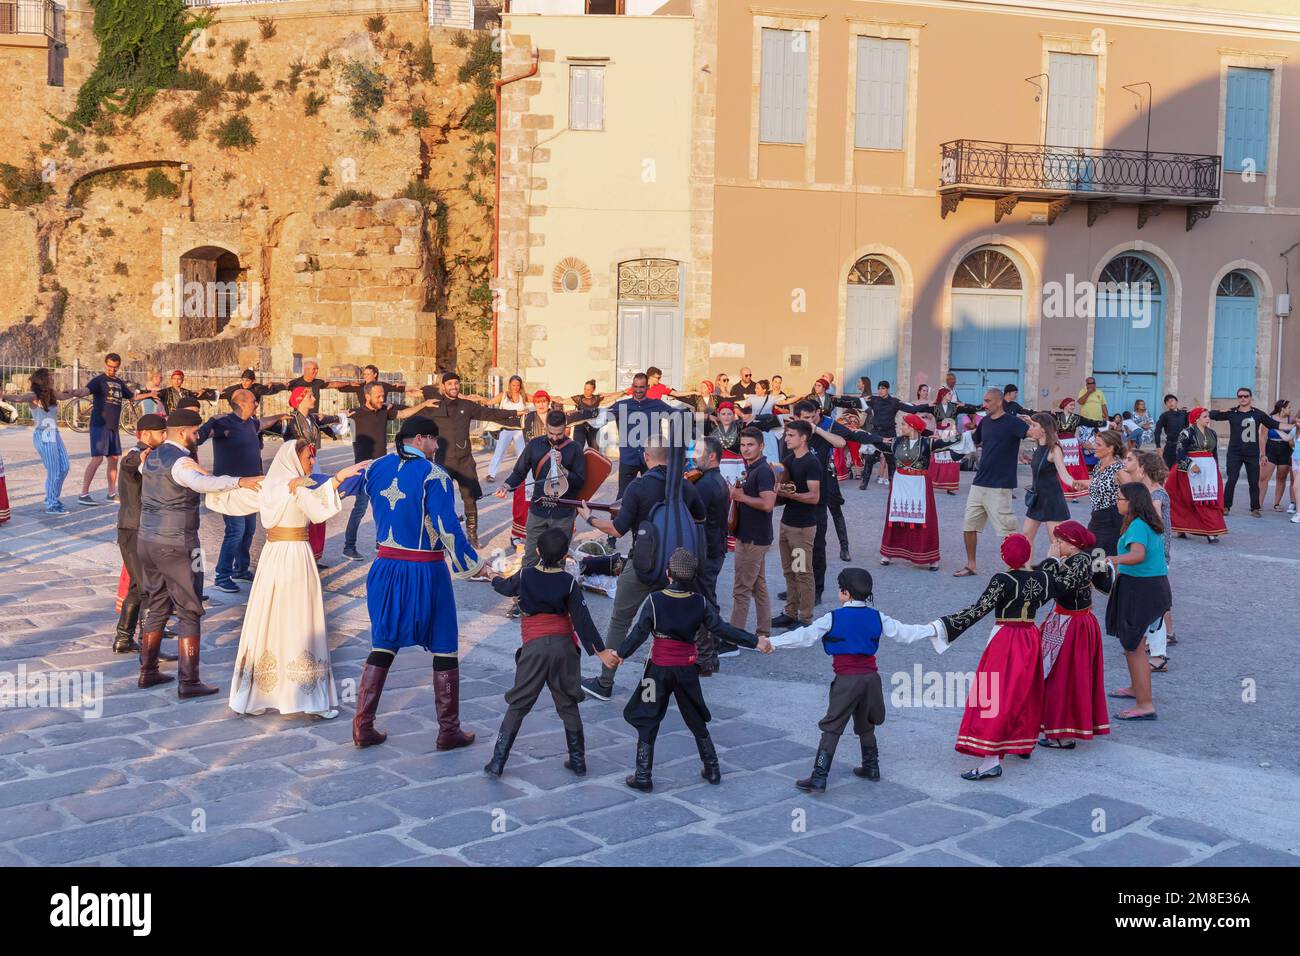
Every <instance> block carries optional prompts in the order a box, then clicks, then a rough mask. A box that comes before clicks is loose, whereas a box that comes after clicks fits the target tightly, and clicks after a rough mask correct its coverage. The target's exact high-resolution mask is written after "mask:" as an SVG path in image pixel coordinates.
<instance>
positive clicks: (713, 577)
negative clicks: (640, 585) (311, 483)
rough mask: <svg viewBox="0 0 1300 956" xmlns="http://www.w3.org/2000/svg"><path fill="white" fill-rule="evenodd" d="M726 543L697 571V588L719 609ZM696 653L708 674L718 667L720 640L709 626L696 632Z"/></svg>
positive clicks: (701, 563)
mask: <svg viewBox="0 0 1300 956" xmlns="http://www.w3.org/2000/svg"><path fill="white" fill-rule="evenodd" d="M726 547H727V546H726V544H725V543H724V544H723V546H722V548H723V550H722V554H720V555H718V556H717V557H716V558H707V557H706V558H705V559H704V560H703V561H702V562H700V567H699V570H698V571H696V572H695V590H697V591H699V592H700V593H701V594H702V595H704V600H706V601H708V602H709V603H710V604H711V605H713V610H715V611H718V613H719V614H721V613H722V612H721V611H719V610H718V575H719V574H721V573H722V565H723V564H725V563H726V560H727V551H726ZM695 653H696V657H697V661H696V662H697V663H698V664H699V667H700V670H701V671H703V672H704V673H706V674H712V673H713V672H714V671H716V670H717V669H718V641H717V638H715V637H714V636H713V632H712V631H710V630H709V629H708V628H706V627H704V626H703V625H700V629H699V631H697V632H696V634H695Z"/></svg>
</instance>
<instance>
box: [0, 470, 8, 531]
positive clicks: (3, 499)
mask: <svg viewBox="0 0 1300 956" xmlns="http://www.w3.org/2000/svg"><path fill="white" fill-rule="evenodd" d="M8 520H9V488H8V487H7V486H6V485H5V466H4V462H2V461H0V524H4V523H5V522H6V521H8Z"/></svg>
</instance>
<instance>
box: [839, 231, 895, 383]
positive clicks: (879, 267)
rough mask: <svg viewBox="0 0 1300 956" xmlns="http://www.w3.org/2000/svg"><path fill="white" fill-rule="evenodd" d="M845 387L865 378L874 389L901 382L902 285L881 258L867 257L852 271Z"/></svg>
mask: <svg viewBox="0 0 1300 956" xmlns="http://www.w3.org/2000/svg"><path fill="white" fill-rule="evenodd" d="M845 303H846V305H845V309H846V311H845V325H844V377H845V383H846V385H845V387H846V388H847V387H856V385H857V381H858V379H859V378H860V377H861V376H864V375H865V376H866V377H868V378H869V379H871V382H872V385H873V386H874V385H875V383H876V382H879V381H881V380H882V379H883V380H886V381H889V382H893V383H895V384H897V378H898V282H897V279H896V277H895V275H894V270H893V269H892V268H891V267H890V265H889V263H888V262H887V261H885V260H884V259H883V258H881V257H880V256H863V257H862V258H861V259H859V260H858V261H857V262H855V263H854V264H853V268H852V269H850V270H849V280H848V292H847V298H846V300H845Z"/></svg>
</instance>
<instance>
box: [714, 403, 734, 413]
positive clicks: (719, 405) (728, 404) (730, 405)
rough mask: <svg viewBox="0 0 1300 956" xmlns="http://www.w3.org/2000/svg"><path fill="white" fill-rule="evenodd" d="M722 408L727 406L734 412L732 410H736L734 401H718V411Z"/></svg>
mask: <svg viewBox="0 0 1300 956" xmlns="http://www.w3.org/2000/svg"><path fill="white" fill-rule="evenodd" d="M724 408H729V409H731V410H732V411H733V412H734V411H735V410H736V403H735V402H718V411H722V410H723V409H724Z"/></svg>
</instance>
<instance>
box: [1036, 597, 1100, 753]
mask: <svg viewBox="0 0 1300 956" xmlns="http://www.w3.org/2000/svg"><path fill="white" fill-rule="evenodd" d="M1039 633H1040V634H1041V636H1042V644H1043V656H1044V658H1046V657H1047V655H1048V649H1049V647H1055V646H1057V645H1058V642H1059V647H1060V650H1059V652H1057V654H1056V658H1055V662H1053V663H1051V664H1050V670H1048V671H1047V677H1046V678H1044V681H1043V717H1042V732H1043V736H1045V737H1048V738H1049V739H1051V740H1091V739H1092V738H1093V737H1094V736H1097V735H1100V734H1108V733H1110V711H1109V710H1108V709H1107V707H1106V685H1105V679H1106V673H1105V665H1104V663H1103V660H1102V649H1101V625H1100V624H1099V623H1098V621H1097V616H1096V615H1095V614H1093V613H1092V610H1091V609H1088V610H1084V611H1067V610H1065V609H1063V608H1061V607H1060V606H1059V605H1058V606H1057V607H1054V608H1053V609H1052V613H1051V614H1049V615H1048V616H1047V620H1045V621H1043V624H1042V627H1041V628H1040V629H1039ZM1047 665H1048V662H1047V661H1046V660H1044V667H1045V669H1046V668H1047Z"/></svg>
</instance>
